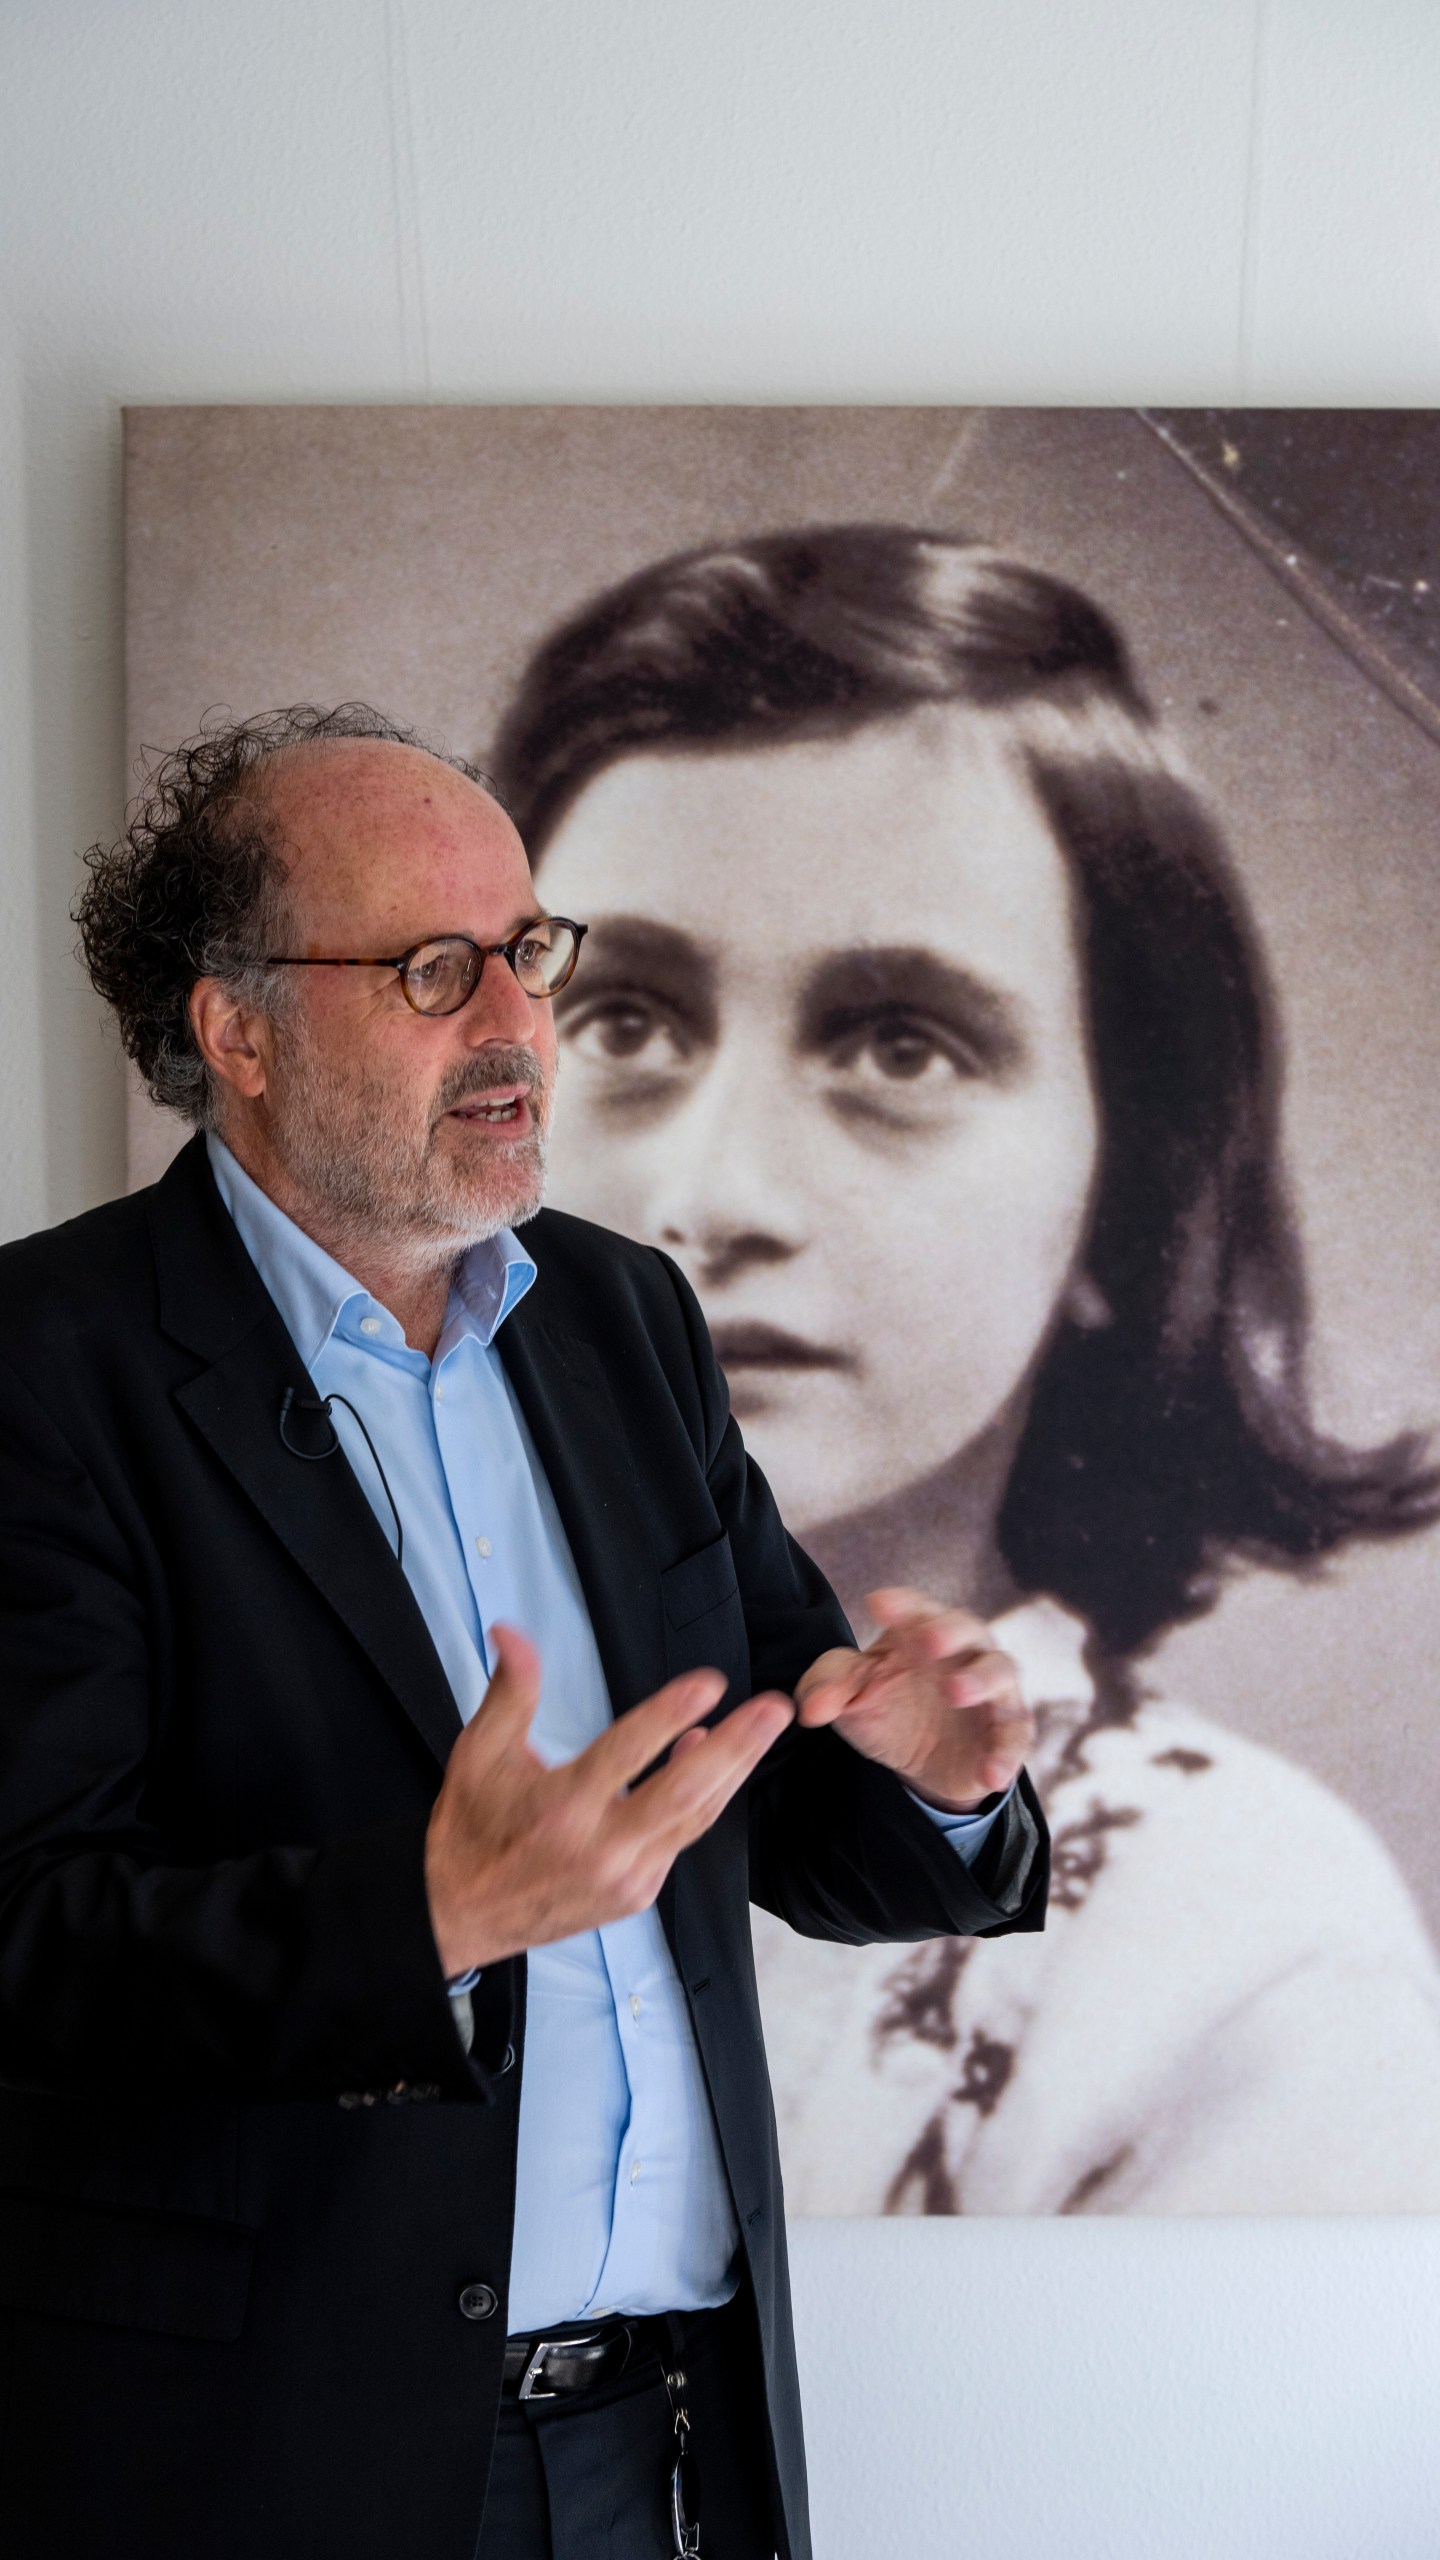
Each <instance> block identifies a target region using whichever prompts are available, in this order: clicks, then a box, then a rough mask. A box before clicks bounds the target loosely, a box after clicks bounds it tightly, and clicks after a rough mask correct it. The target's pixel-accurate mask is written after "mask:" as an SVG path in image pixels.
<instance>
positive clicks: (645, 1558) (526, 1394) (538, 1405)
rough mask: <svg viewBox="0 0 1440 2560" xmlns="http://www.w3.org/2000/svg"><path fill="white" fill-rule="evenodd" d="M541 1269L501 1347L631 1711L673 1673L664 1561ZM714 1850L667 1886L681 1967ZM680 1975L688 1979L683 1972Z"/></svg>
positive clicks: (682, 1866)
mask: <svg viewBox="0 0 1440 2560" xmlns="http://www.w3.org/2000/svg"><path fill="white" fill-rule="evenodd" d="M537 1241H538V1240H537ZM536 1260H537V1263H539V1255H538V1254H537V1256H536ZM539 1267H540V1274H541V1277H540V1281H539V1282H537V1285H536V1287H535V1289H534V1290H533V1291H532V1292H531V1294H530V1296H529V1297H526V1298H522V1300H521V1302H520V1304H519V1306H518V1307H516V1309H515V1310H514V1312H513V1314H512V1315H510V1316H509V1317H507V1319H506V1321H505V1323H504V1325H503V1326H502V1328H501V1330H500V1332H499V1333H498V1334H497V1336H496V1341H497V1344H498V1346H499V1349H500V1353H501V1357H502V1359H503V1361H504V1364H505V1368H506V1371H507V1373H508V1375H509V1377H510V1380H511V1383H512V1385H513V1386H514V1389H515V1392H516V1395H517V1396H518V1397H519V1400H520V1408H521V1411H522V1412H523V1414H524V1416H525V1419H526V1422H527V1423H528V1424H529V1427H530V1434H531V1438H532V1439H533V1440H534V1443H535V1447H536V1450H537V1452H538V1454H539V1457H540V1462H541V1464H542V1466H543V1467H544V1469H545V1473H546V1475H547V1476H548V1478H549V1481H550V1488H551V1491H552V1492H553V1494H554V1496H555V1505H556V1508H557V1510H558V1511H559V1513H560V1517H561V1520H562V1521H563V1523H564V1526H565V1534H566V1536H567V1537H568V1539H569V1541H570V1548H571V1553H572V1554H573V1556H574V1558H575V1566H576V1570H577V1572H578V1573H579V1576H580V1582H581V1587H582V1589H583V1591H584V1593H585V1601H586V1605H587V1607H588V1609H589V1611H590V1623H591V1625H592V1626H593V1628H594V1630H595V1641H596V1644H597V1646H598V1648H599V1652H600V1662H601V1667H602V1669H603V1670H604V1673H605V1680H606V1685H607V1687H608V1688H609V1691H610V1701H611V1705H612V1707H613V1708H614V1711H615V1713H616V1715H623V1714H624V1713H625V1710H626V1709H627V1707H633V1706H637V1705H638V1704H639V1702H640V1700H641V1699H642V1698H648V1697H650V1696H651V1695H653V1693H654V1691H655V1690H656V1689H659V1688H662V1687H663V1686H664V1684H665V1682H666V1680H667V1679H668V1678H669V1676H670V1670H669V1660H668V1656H667V1653H666V1646H665V1613H664V1606H663V1603H662V1600H661V1596H660V1575H659V1570H658V1558H657V1556H656V1553H655V1548H654V1544H653V1542H652V1539H651V1536H650V1532H649V1530H648V1528H647V1527H646V1522H645V1511H644V1504H643V1499H642V1495H641V1491H640V1484H639V1479H638V1477H637V1475H636V1472H635V1466H634V1461H633V1459H632V1458H631V1455H630V1444H629V1441H628V1438H627V1436H626V1433H625V1429H624V1425H623V1424H622V1422H621V1419H620V1412H619V1408H618V1406H617V1405H616V1402H615V1399H614V1396H613V1395H612V1393H611V1391H610V1386H609V1383H608V1381H607V1379H606V1376H605V1372H604V1369H603V1368H602V1366H601V1364H600V1359H599V1355H598V1353H597V1352H596V1350H595V1348H594V1346H593V1344H592V1343H590V1342H589V1341H587V1340H586V1338H585V1337H584V1335H582V1334H579V1333H575V1332H572V1331H570V1330H569V1329H568V1328H567V1327H566V1326H565V1325H564V1324H563V1323H561V1322H555V1321H551V1320H550V1319H548V1318H546V1317H544V1316H542V1315H541V1313H540V1310H539V1308H537V1307H536V1305H535V1303H534V1301H535V1299H536V1298H537V1297H538V1296H539V1294H540V1288H541V1286H542V1285H543V1281H544V1276H545V1273H544V1265H543V1263H540V1266H539ZM706 1848H707V1842H706V1841H705V1840H701V1841H699V1842H697V1844H696V1845H695V1847H694V1848H692V1849H688V1850H686V1851H684V1852H683V1853H682V1855H681V1856H680V1857H679V1858H678V1859H677V1860H676V1862H675V1864H674V1866H673V1867H672V1868H671V1870H670V1872H669V1874H668V1875H667V1876H666V1878H665V1881H664V1883H663V1885H662V1886H661V1888H660V1897H659V1903H658V1909H659V1913H660V1919H661V1924H662V1926H663V1928H664V1930H665V1934H666V1937H667V1938H668V1939H669V1941H670V1947H671V1951H672V1953H673V1954H674V1955H675V1957H676V1961H677V1965H678V1964H679V1951H680V1933H681V1931H682V1929H683V1927H684V1922H685V1916H686V1914H687V1913H688V1912H689V1910H690V1909H691V1906H692V1904H693V1901H694V1898H695V1891H696V1878H695V1876H694V1874H693V1872H692V1871H693V1869H694V1867H695V1864H696V1862H697V1860H703V1858H704V1855H705V1852H706ZM681 1974H682V1980H683V1967H681ZM687 1997H688V1994H687Z"/></svg>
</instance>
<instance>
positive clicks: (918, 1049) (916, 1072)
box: [829, 1011, 982, 1084]
mask: <svg viewBox="0 0 1440 2560" xmlns="http://www.w3.org/2000/svg"><path fill="white" fill-rule="evenodd" d="M829 1054H830V1062H831V1064H832V1066H835V1067H838V1068H840V1069H841V1070H842V1072H846V1073H853V1072H854V1070H856V1069H857V1068H858V1069H859V1070H860V1071H861V1073H862V1075H865V1076H866V1077H867V1079H868V1080H871V1081H874V1080H877V1079H883V1080H884V1081H885V1082H886V1083H890V1084H917V1083H919V1082H920V1080H921V1079H922V1078H928V1079H929V1080H930V1081H931V1082H934V1081H935V1080H936V1079H937V1077H938V1076H939V1075H942V1074H948V1075H952V1076H976V1075H979V1074H980V1073H981V1072H982V1065H981V1061H980V1060H979V1058H978V1057H977V1056H976V1055H975V1053H974V1051H973V1050H972V1049H971V1048H970V1047H969V1046H968V1044H967V1043H966V1042H965V1041H964V1040H963V1039H962V1038H961V1037H960V1035H959V1034H958V1033H956V1032H954V1031H952V1030H948V1029H945V1028H942V1026H941V1025H940V1024H938V1023H930V1022H925V1021H923V1020H922V1019H921V1018H920V1017H919V1016H918V1015H916V1014H908V1013H895V1012H889V1011H887V1012H885V1013H881V1014H871V1015H868V1016H866V1017H865V1018H864V1019H862V1020H860V1021H855V1020H853V1019H852V1020H851V1021H850V1022H848V1023H847V1024H845V1025H844V1026H843V1027H841V1026H837V1027H836V1029H835V1030H834V1031H833V1032H832V1034H831V1039H830V1043H829Z"/></svg>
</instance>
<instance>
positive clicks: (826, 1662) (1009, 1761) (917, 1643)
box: [795, 1589, 1035, 1813]
mask: <svg viewBox="0 0 1440 2560" xmlns="http://www.w3.org/2000/svg"><path fill="white" fill-rule="evenodd" d="M865 1605H866V1607H867V1608H868V1609H869V1611H870V1614H871V1616H872V1617H873V1618H874V1619H875V1620H876V1621H877V1622H878V1624H879V1626H880V1629H881V1633H880V1634H879V1635H878V1636H877V1637H876V1638H875V1641H874V1643H873V1644H869V1645H867V1646H866V1648H865V1650H864V1652H863V1653H854V1652H851V1651H850V1650H849V1649H848V1648H843V1647H841V1648H837V1649H836V1650H835V1651H834V1652H833V1653H822V1654H821V1655H820V1657H819V1659H818V1661H815V1662H812V1663H811V1665H810V1668H809V1670H808V1671H807V1672H805V1674H804V1675H803V1677H802V1679H801V1680H800V1683H799V1685H798V1687H797V1689H796V1692H795V1697H796V1702H797V1705H798V1707H799V1715H800V1722H801V1724H804V1725H819V1724H833V1725H834V1727H835V1730H836V1732H837V1733H840V1734H843V1735H844V1738H845V1740H846V1741H847V1742H848V1743H850V1744H852V1745H853V1747H854V1749H855V1750H857V1751H860V1752H863V1753H864V1755H865V1757H866V1759H867V1760H878V1761H880V1762H882V1763H883V1765H884V1767H886V1768H887V1769H893V1770H894V1771H895V1774H896V1776H897V1777H900V1778H903V1779H904V1781H905V1784H906V1785H907V1786H908V1787H913V1789H914V1790H915V1793H916V1794H917V1795H921V1796H925V1797H926V1798H927V1799H928V1800H929V1802H930V1803H931V1804H935V1805H938V1806H940V1807H941V1808H942V1809H944V1810H945V1811H947V1812H951V1813H969V1812H970V1811H972V1810H973V1808H974V1807H975V1806H976V1805H977V1804H979V1803H980V1802H981V1800H982V1798H984V1797H985V1796H987V1795H990V1794H992V1793H993V1792H994V1790H995V1789H996V1788H997V1787H1008V1786H1009V1784H1010V1782H1011V1780H1012V1778H1013V1777H1014V1776H1015V1774H1016V1772H1017V1770H1018V1769H1019V1767H1020V1764H1021V1762H1022V1760H1023V1759H1024V1757H1025V1754H1026V1751H1027V1750H1028V1749H1029V1747H1030V1744H1031V1742H1032V1741H1033V1739H1034V1734H1035V1721H1034V1718H1033V1716H1032V1715H1031V1714H1030V1711H1029V1709H1028V1708H1027V1706H1026V1705H1025V1702H1024V1700H1023V1698H1022V1697H1021V1695H1020V1681H1019V1675H1018V1673H1017V1671H1016V1669H1015V1665H1014V1663H1013V1662H1012V1661H1011V1659H1010V1657H1009V1655H1008V1654H1007V1653H1001V1652H1000V1650H999V1648H998V1647H997V1645H996V1643H995V1638H994V1636H993V1635H992V1634H991V1631H990V1629H989V1628H988V1627H987V1626H986V1624H985V1621H984V1619H983V1618H976V1617H972V1616H971V1614H970V1612H969V1610H968V1609H942V1608H940V1607H939V1605H938V1604H937V1603H936V1602H935V1601H933V1600H927V1598H926V1597H925V1594H924V1592H923V1591H906V1590H898V1589H897V1590H891V1591H872V1592H870V1593H869V1594H868V1595H867V1598H866V1604H865Z"/></svg>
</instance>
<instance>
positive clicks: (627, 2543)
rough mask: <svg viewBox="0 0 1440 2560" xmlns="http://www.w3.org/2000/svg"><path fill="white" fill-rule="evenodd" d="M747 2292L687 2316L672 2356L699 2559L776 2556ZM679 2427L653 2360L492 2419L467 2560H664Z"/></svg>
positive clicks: (512, 2399)
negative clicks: (694, 2484)
mask: <svg viewBox="0 0 1440 2560" xmlns="http://www.w3.org/2000/svg"><path fill="white" fill-rule="evenodd" d="M753 2336H754V2322H753V2316H752V2315H751V2314H750V2309H749V2304H748V2301H747V2300H746V2298H745V2296H744V2294H743V2292H742V2293H741V2295H740V2296H738V2297H737V2299H736V2300H735V2301H734V2302H732V2303H727V2304H726V2306H725V2308H724V2310H723V2311H717V2312H702V2313H698V2314H692V2315H690V2317H689V2319H688V2321H687V2322H686V2323H685V2325H684V2327H683V2330H682V2341H683V2342H682V2344H681V2345H680V2347H679V2350H678V2352H679V2355H680V2357H681V2359H682V2364H681V2369H682V2370H683V2372H684V2374H685V2377H686V2388H685V2393H684V2398H685V2401H686V2405H687V2406H688V2408H689V2411H690V2417H691V2422H692V2423H691V2444H692V2446H693V2449H694V2454H695V2460H696V2463H697V2466H698V2469H699V2474H700V2519H699V2521H700V2553H701V2560H772V2554H773V2552H774V2549H775V2536H774V2531H773V2528H772V2526H771V2523H770V2499H769V2490H768V2466H767V2462H766V2453H765V2420H764V2414H763V2403H762V2399H761V2393H760V2372H759V2347H758V2343H752V2342H753ZM674 2465H675V2424H674V2418H673V2415H672V2412H671V2406H670V2399H669V2395H668V2393H667V2392H666V2389H665V2381H664V2363H663V2361H662V2359H661V2358H660V2357H659V2356H656V2355H651V2356H648V2357H644V2358H642V2359H640V2361H639V2362H637V2363H636V2364H634V2365H632V2366H631V2367H630V2369H629V2370H628V2371H627V2372H625V2373H622V2374H620V2375H619V2376H618V2377H617V2378H616V2380H615V2381H614V2382H608V2383H600V2384H597V2386H596V2388H595V2389H594V2390H593V2391H584V2392H576V2393H574V2394H573V2395H571V2396H569V2397H567V2398H563V2399H561V2398H557V2399H554V2400H539V2401H537V2400H525V2401H522V2400H520V2399H519V2398H518V2397H517V2396H516V2392H515V2388H514V2386H513V2385H512V2386H510V2387H508V2388H507V2389H506V2391H505V2393H504V2394H503V2396H502V2398H501V2402H500V2423H499V2427H498V2430H497V2433H496V2437H495V2453H494V2459H493V2461H492V2463H491V2468H490V2487H489V2491H488V2494H487V2496H486V2500H485V2520H484V2523H483V2525H482V2527H481V2531H480V2542H479V2547H478V2550H477V2553H476V2560H674V2550H675V2545H674V2540H673V2538H672V2534H671V2528H670V2475H671V2472H672V2470H673V2469H674Z"/></svg>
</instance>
